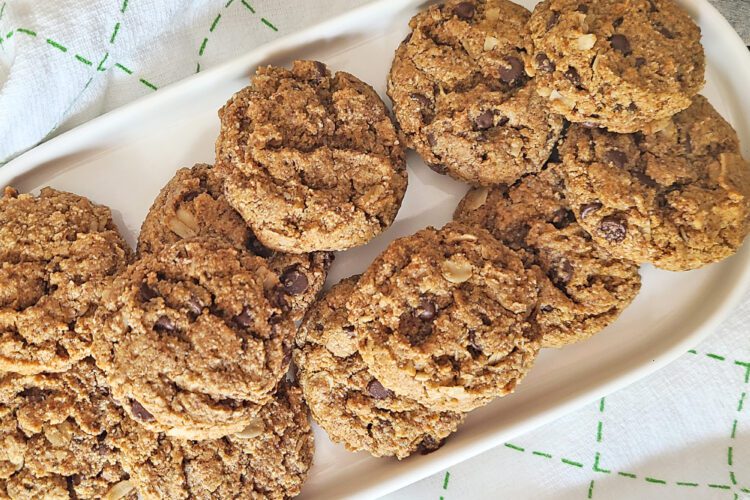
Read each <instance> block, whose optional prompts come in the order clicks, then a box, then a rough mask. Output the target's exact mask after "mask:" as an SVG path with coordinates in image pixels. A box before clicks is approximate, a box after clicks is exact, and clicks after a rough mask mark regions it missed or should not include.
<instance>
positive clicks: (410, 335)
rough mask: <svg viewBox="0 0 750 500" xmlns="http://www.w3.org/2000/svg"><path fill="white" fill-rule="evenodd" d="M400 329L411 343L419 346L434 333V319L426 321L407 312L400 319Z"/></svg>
mask: <svg viewBox="0 0 750 500" xmlns="http://www.w3.org/2000/svg"><path fill="white" fill-rule="evenodd" d="M398 330H399V332H400V333H401V335H403V336H404V337H406V339H407V340H408V341H409V343H410V344H411V345H413V346H419V345H422V344H423V343H424V342H425V341H426V340H427V339H428V338H429V337H430V336H431V335H432V321H424V320H422V319H420V318H418V317H417V316H416V315H414V314H410V313H408V312H405V313H403V314H402V315H401V318H400V320H399V325H398Z"/></svg>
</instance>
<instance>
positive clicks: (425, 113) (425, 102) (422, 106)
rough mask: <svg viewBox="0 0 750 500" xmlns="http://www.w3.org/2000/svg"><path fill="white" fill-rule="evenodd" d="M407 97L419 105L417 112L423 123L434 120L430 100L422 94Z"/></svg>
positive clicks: (433, 111)
mask: <svg viewBox="0 0 750 500" xmlns="http://www.w3.org/2000/svg"><path fill="white" fill-rule="evenodd" d="M409 97H411V98H412V99H414V100H415V101H417V103H418V104H419V112H420V114H421V116H422V121H423V122H424V123H431V122H432V120H433V119H434V118H435V109H434V105H433V103H432V100H431V99H430V98H429V97H427V96H426V95H424V94H417V93H412V94H409Z"/></svg>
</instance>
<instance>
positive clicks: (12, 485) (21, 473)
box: [0, 359, 137, 500]
mask: <svg viewBox="0 0 750 500" xmlns="http://www.w3.org/2000/svg"><path fill="white" fill-rule="evenodd" d="M122 418H123V414H122V411H121V410H119V409H118V407H117V406H116V405H115V404H114V402H113V401H112V400H111V398H110V396H109V391H108V390H107V387H106V384H105V383H104V376H103V374H102V373H101V372H100V371H99V370H97V369H96V366H95V365H94V363H93V361H92V360H90V359H88V360H83V361H81V362H79V363H78V364H77V365H75V366H73V367H72V368H70V370H69V371H66V372H63V373H47V374H36V375H20V374H10V373H6V374H4V375H2V376H0V442H2V443H3V446H2V447H1V448H0V485H1V486H0V493H2V495H0V496H2V497H3V498H11V499H29V500H31V499H38V498H56V499H57V498H59V499H67V498H71V499H75V498H118V499H119V498H129V499H132V500H135V499H136V498H137V497H136V495H135V492H134V491H132V490H133V487H132V485H131V484H130V483H129V482H128V481H126V480H127V474H126V473H125V471H124V470H123V469H122V468H121V467H120V465H119V463H118V461H117V458H118V455H117V453H116V451H115V449H114V447H113V445H112V443H111V442H110V437H109V433H110V432H111V431H112V430H113V429H114V428H115V427H116V426H117V425H118V424H119V422H120V421H121V419H122ZM116 492H119V493H121V496H112V495H113V493H116ZM108 494H109V495H110V496H107V495H108Z"/></svg>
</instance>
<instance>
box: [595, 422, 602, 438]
mask: <svg viewBox="0 0 750 500" xmlns="http://www.w3.org/2000/svg"><path fill="white" fill-rule="evenodd" d="M596 442H597V443H601V442H602V421H601V420H600V421H599V422H598V423H597V424H596Z"/></svg>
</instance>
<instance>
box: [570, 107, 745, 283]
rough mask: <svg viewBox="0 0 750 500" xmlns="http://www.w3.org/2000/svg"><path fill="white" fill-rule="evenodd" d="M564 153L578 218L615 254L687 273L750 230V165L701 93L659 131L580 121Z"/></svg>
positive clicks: (730, 249) (722, 254) (728, 250)
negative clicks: (619, 130)
mask: <svg viewBox="0 0 750 500" xmlns="http://www.w3.org/2000/svg"><path fill="white" fill-rule="evenodd" d="M561 154H562V158H563V162H564V166H565V168H564V169H563V172H564V174H565V177H566V194H567V197H568V199H569V200H570V202H571V206H572V208H573V211H574V212H575V214H576V218H577V219H578V221H579V222H580V224H581V225H582V226H583V227H584V229H586V230H587V231H588V232H589V233H590V234H591V236H592V237H593V238H594V241H595V242H596V243H597V244H599V245H600V246H602V247H603V248H605V249H606V250H607V251H609V252H610V253H611V254H612V255H615V256H619V257H621V258H625V259H629V260H633V261H636V262H651V263H653V264H654V265H656V266H657V267H660V268H662V269H668V270H671V271H686V270H689V269H695V268H698V267H701V266H703V265H706V264H709V263H711V262H716V261H719V260H721V259H724V258H726V257H729V256H730V255H732V254H734V253H735V252H736V251H737V249H738V248H739V247H740V245H741V244H742V241H743V240H744V238H745V236H746V235H747V234H748V231H750V165H748V162H747V161H745V160H744V159H743V158H742V157H741V156H740V154H739V145H738V139H737V134H736V133H735V131H734V130H733V129H732V127H731V125H729V124H728V123H727V122H726V121H725V120H724V119H723V118H722V117H721V116H720V115H719V114H718V113H717V112H716V110H715V109H714V108H713V106H711V104H710V103H709V102H708V101H707V100H706V99H705V98H704V97H702V96H697V97H696V98H695V99H694V101H693V104H692V105H691V106H690V107H689V108H688V109H686V110H685V111H683V112H681V113H678V114H677V115H675V116H674V117H673V118H672V119H671V120H670V122H669V124H668V125H667V126H666V127H665V128H664V129H663V130H661V131H660V132H657V133H654V134H649V135H644V134H627V135H621V134H613V133H608V132H606V131H604V130H600V129H589V128H586V127H583V126H580V125H578V126H575V125H574V126H572V127H571V128H570V130H569V132H568V136H567V139H566V141H565V142H564V143H563V145H562V147H561Z"/></svg>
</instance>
